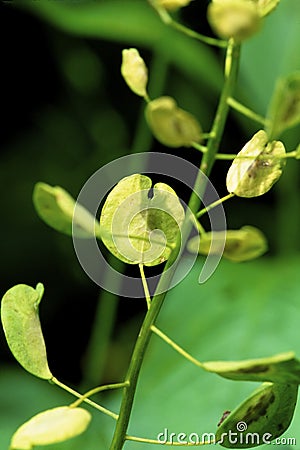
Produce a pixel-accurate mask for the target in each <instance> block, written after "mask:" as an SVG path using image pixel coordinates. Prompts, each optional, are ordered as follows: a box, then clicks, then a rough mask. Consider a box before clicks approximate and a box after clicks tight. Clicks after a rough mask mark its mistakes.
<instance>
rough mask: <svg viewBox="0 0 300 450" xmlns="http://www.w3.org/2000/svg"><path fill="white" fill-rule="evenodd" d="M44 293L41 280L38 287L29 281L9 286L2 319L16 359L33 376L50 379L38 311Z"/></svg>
mask: <svg viewBox="0 0 300 450" xmlns="http://www.w3.org/2000/svg"><path fill="white" fill-rule="evenodd" d="M43 292H44V286H43V285H42V284H41V283H38V285H37V287H36V288H35V289H34V288H32V287H31V286H27V285H26V284H18V285H16V286H14V287H12V288H11V289H9V290H8V291H7V292H6V293H5V294H4V296H3V298H2V303H1V321H2V325H3V329H4V333H5V337H6V341H7V343H8V346H9V348H10V350H11V352H12V354H13V355H14V357H15V358H16V360H17V361H18V362H19V363H20V364H21V366H22V367H24V369H25V370H27V371H28V372H30V373H31V374H32V375H35V376H36V377H39V378H43V379H45V380H50V379H51V378H52V374H51V372H50V369H49V367H48V361H47V354H46V346H45V341H44V337H43V333H42V329H41V324H40V319H39V311H38V306H39V303H40V301H41V299H42V296H43Z"/></svg>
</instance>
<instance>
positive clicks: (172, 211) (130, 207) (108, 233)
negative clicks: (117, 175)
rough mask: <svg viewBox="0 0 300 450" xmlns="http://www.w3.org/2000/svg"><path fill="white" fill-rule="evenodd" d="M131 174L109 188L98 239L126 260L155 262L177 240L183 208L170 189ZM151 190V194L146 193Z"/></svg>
mask: <svg viewBox="0 0 300 450" xmlns="http://www.w3.org/2000/svg"><path fill="white" fill-rule="evenodd" d="M151 189H152V181H151V179H150V178H149V177H147V176H145V175H140V174H133V175H130V176H128V177H125V178H123V179H122V180H120V181H119V183H118V184H117V185H116V186H115V187H114V188H113V189H112V191H111V192H110V193H109V195H108V196H107V199H106V201H105V203H104V205H103V208H102V211H101V217H100V226H101V233H102V240H103V243H104V245H105V246H106V247H107V248H108V249H109V250H110V252H111V253H112V254H113V255H114V256H115V257H116V258H118V259H120V260H121V261H123V262H125V263H127V264H140V263H142V264H144V265H146V266H155V265H157V264H160V263H163V262H164V261H166V260H167V259H168V258H169V256H170V254H171V249H172V245H174V244H175V242H176V241H177V235H178V233H180V231H181V225H182V223H183V220H184V209H183V207H182V205H181V203H180V201H179V199H178V197H177V195H176V193H175V192H174V191H173V189H172V188H171V187H170V186H168V185H167V184H164V183H156V184H155V185H154V186H153V190H152V192H151ZM150 192H151V194H152V195H151V196H149V193H150Z"/></svg>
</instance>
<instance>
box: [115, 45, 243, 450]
mask: <svg viewBox="0 0 300 450" xmlns="http://www.w3.org/2000/svg"><path fill="white" fill-rule="evenodd" d="M239 49H240V47H239V45H237V44H235V43H234V41H233V40H230V41H229V43H228V47H227V52H226V63H225V75H226V77H225V82H224V86H223V90H222V93H221V97H220V101H219V105H218V108H217V112H216V116H215V119H214V122H213V126H212V135H211V138H210V139H209V141H208V146H207V153H205V154H204V156H203V159H202V162H201V166H200V170H199V175H198V177H197V179H196V182H195V188H196V191H198V192H199V191H200V192H202V193H204V190H205V186H204V185H203V177H202V174H201V173H200V171H201V170H202V171H203V172H204V173H205V174H206V175H207V176H208V175H209V173H210V171H211V169H212V166H213V163H214V160H215V156H216V153H217V151H218V148H219V145H220V141H221V138H222V134H223V130H224V126H225V122H226V119H227V115H228V111H229V106H228V104H227V99H228V98H229V97H231V96H232V94H233V90H234V86H235V81H236V77H237V71H238V62H239ZM200 203H201V200H200V198H199V197H198V195H197V194H196V193H195V192H192V194H191V197H190V201H189V205H188V206H189V208H190V209H191V211H192V212H193V213H194V214H195V213H196V212H197V211H198V209H199V207H200ZM191 226H192V225H191V221H189V222H188V223H187V222H185V224H184V226H183V235H184V236H186V235H188V234H189V227H191ZM179 252H180V236H179V237H178V241H177V245H176V248H174V250H173V251H172V252H171V255H170V258H169V259H168V261H167V263H166V265H165V269H164V272H163V273H162V276H161V279H160V282H159V284H158V288H157V289H158V290H159V291H158V292H160V293H159V294H156V295H154V297H153V299H152V302H151V307H150V309H149V310H148V312H147V314H146V316H145V319H144V322H143V324H142V327H141V330H140V333H139V335H138V338H137V341H136V344H135V348H134V350H133V354H132V358H131V361H130V365H129V368H128V372H127V375H126V381H128V382H129V386H128V387H125V388H123V397H122V403H121V408H120V414H119V419H118V421H117V424H116V428H115V433H114V436H113V439H112V443H111V447H110V450H121V449H122V448H123V445H124V442H125V440H126V432H127V428H128V424H129V419H130V415H131V410H132V405H133V400H134V395H135V391H136V385H137V380H138V376H139V373H140V369H141V366H142V362H143V359H144V354H145V352H146V349H147V347H148V343H149V340H150V337H151V334H152V330H151V327H152V325H154V323H155V320H156V318H157V316H158V314H159V312H160V309H161V307H162V305H163V302H164V299H165V296H166V292H167V290H168V287H169V286H170V282H171V280H172V276H173V274H174V271H175V268H176V264H177V262H176V260H177V256H178V255H179ZM171 267H172V270H168V269H170V268H171Z"/></svg>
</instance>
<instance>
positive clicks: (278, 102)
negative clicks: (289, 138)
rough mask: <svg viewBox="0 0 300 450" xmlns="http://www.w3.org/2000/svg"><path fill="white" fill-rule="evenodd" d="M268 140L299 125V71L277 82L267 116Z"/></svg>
mask: <svg viewBox="0 0 300 450" xmlns="http://www.w3.org/2000/svg"><path fill="white" fill-rule="evenodd" d="M268 119H269V121H270V126H269V127H267V133H268V135H269V139H275V138H278V136H280V135H281V134H282V133H283V132H284V131H285V130H286V129H288V128H291V127H293V126H295V125H298V124H299V123H300V71H299V72H294V73H292V74H290V75H288V76H287V77H285V78H281V79H279V80H278V82H277V84H276V87H275V91H274V94H273V97H272V100H271V104H270V111H269V114H268Z"/></svg>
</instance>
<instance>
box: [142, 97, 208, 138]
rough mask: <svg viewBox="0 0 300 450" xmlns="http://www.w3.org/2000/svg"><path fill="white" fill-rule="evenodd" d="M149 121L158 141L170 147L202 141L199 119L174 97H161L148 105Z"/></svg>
mask: <svg viewBox="0 0 300 450" xmlns="http://www.w3.org/2000/svg"><path fill="white" fill-rule="evenodd" d="M145 115H146V120H147V123H148V125H149V127H150V129H151V131H152V133H153V135H154V136H155V137H156V139H157V140H158V141H160V142H161V143H162V144H164V145H167V146H168V147H190V146H191V145H192V143H193V142H199V141H201V135H202V129H201V126H200V124H199V123H198V121H197V119H196V118H195V117H194V116H193V115H192V114H190V113H189V112H187V111H184V110H183V109H181V108H178V106H177V103H176V102H175V100H174V99H173V98H172V97H159V98H157V99H155V100H152V101H151V102H149V103H148V104H147V106H146V111H145Z"/></svg>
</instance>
